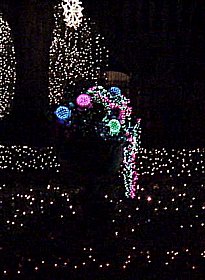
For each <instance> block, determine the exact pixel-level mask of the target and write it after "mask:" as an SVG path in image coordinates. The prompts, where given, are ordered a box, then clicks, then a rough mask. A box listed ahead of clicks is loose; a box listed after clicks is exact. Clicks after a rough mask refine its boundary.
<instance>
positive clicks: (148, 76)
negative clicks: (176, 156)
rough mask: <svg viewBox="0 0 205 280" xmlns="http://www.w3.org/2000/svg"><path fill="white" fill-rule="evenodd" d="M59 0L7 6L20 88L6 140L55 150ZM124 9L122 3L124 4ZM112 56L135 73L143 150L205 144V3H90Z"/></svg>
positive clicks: (114, 66) (4, 125) (133, 94)
mask: <svg viewBox="0 0 205 280" xmlns="http://www.w3.org/2000/svg"><path fill="white" fill-rule="evenodd" d="M58 2H59V1H48V0H41V1H37V0H22V1H11V0H10V1H8V0H7V1H1V2H0V9H1V10H2V12H3V13H4V16H5V19H7V20H8V22H9V24H10V27H11V28H12V32H13V35H14V44H15V51H16V56H17V85H16V96H15V100H14V104H13V111H12V114H11V115H10V116H9V117H8V118H7V119H5V120H4V121H1V124H0V126H1V129H3V130H4V139H3V140H4V141H6V142H8V141H10V142H11V143H15V144H17V143H27V144H33V145H47V144H49V139H50V137H49V135H50V133H52V132H51V130H49V126H48V123H47V121H46V117H45V114H44V113H45V112H46V111H47V110H48V65H49V47H50V45H51V39H52V29H53V24H54V22H53V6H54V4H56V3H58ZM117 3H118V4H117ZM83 5H84V7H85V11H84V13H85V14H86V15H87V16H88V17H90V18H91V19H92V20H94V21H95V22H96V24H97V26H98V28H99V31H100V33H101V34H102V35H104V37H105V39H106V43H107V46H108V48H109V50H110V66H109V70H114V71H122V72H125V73H127V74H129V75H130V77H131V83H130V98H131V101H132V105H133V107H134V109H135V112H136V113H137V114H138V115H139V116H140V117H142V119H143V123H142V127H143V132H142V134H143V138H142V140H143V145H144V146H150V147H153V146H154V147H156V146H157V147H158V146H159V147H163V146H166V147H174V146H177V147H196V146H197V147H199V146H204V126H205V115H204V110H205V101H204V89H205V81H204V77H205V57H204V53H205V35H204V32H205V31H204V27H205V5H204V3H203V1H200V0H190V1H185V0H184V1H182V0H161V1H159V0H158V1H157V0H153V1H151V0H138V1H130V0H123V1H120V2H119V1H114V0H109V1H108V0H104V1H101V0H100V1H99V0H98V1H97V0H96V1H94V0H89V1H88V0H87V1H83Z"/></svg>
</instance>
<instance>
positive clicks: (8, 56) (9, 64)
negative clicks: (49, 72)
mask: <svg viewBox="0 0 205 280" xmlns="http://www.w3.org/2000/svg"><path fill="white" fill-rule="evenodd" d="M15 82H16V62H15V52H14V44H13V39H12V35H11V29H10V27H9V25H8V23H7V22H6V21H5V20H4V19H3V15H2V13H0V119H2V118H4V117H5V115H7V114H9V113H10V108H11V104H12V99H13V98H14V90H15Z"/></svg>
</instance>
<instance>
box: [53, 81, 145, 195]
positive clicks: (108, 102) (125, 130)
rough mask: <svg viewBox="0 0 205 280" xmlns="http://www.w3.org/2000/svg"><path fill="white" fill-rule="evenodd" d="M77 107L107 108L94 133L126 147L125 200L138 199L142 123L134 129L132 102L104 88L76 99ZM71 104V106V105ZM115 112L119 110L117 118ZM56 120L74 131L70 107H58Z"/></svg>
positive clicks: (96, 87) (116, 88) (124, 167)
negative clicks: (96, 106)
mask: <svg viewBox="0 0 205 280" xmlns="http://www.w3.org/2000/svg"><path fill="white" fill-rule="evenodd" d="M75 103H76V105H77V106H78V107H79V108H80V110H86V111H87V110H89V109H91V108H92V107H93V106H95V104H101V105H103V107H104V111H105V112H104V114H105V116H104V117H102V121H101V122H100V125H99V124H96V123H94V124H93V125H94V126H95V131H97V134H98V135H99V136H100V137H102V138H103V139H104V140H107V139H109V140H111V141H116V140H117V141H119V142H121V143H122V144H123V146H124V150H123V151H124V152H123V155H124V159H123V164H122V169H121V173H122V176H123V179H124V183H125V188H126V192H125V194H126V196H127V197H132V198H134V197H135V192H136V185H137V181H138V175H139V174H138V172H137V167H136V154H137V153H138V150H139V147H140V132H141V131H140V119H138V120H137V123H136V124H135V125H134V126H133V125H132V119H131V113H132V108H131V107H130V106H129V104H130V100H129V99H128V98H126V97H125V96H124V95H123V94H122V93H121V90H120V89H119V88H118V87H111V88H110V89H109V90H106V89H104V88H103V87H102V86H94V87H92V88H89V89H88V90H87V92H86V93H83V94H80V95H79V96H78V97H77V98H76V102H75ZM69 104H70V103H69ZM114 110H118V113H117V115H114V113H113V112H114ZM55 114H56V117H57V118H58V119H59V120H60V122H62V120H63V121H64V122H65V123H69V126H70V128H71V129H72V124H71V122H72V120H71V116H72V111H71V108H70V107H66V106H59V107H58V108H57V110H56V111H55Z"/></svg>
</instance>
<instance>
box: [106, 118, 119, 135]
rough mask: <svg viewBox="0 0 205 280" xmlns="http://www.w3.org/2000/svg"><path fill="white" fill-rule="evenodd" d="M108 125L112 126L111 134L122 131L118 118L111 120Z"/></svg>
mask: <svg viewBox="0 0 205 280" xmlns="http://www.w3.org/2000/svg"><path fill="white" fill-rule="evenodd" d="M107 126H109V128H110V135H111V136H113V135H118V134H119V133H120V128H121V124H120V122H119V121H118V120H116V119H113V120H110V121H109V123H108V125H107Z"/></svg>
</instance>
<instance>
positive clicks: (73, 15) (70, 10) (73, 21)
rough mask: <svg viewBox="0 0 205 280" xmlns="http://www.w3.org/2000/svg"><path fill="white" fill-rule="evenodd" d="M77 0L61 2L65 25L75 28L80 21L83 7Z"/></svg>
mask: <svg viewBox="0 0 205 280" xmlns="http://www.w3.org/2000/svg"><path fill="white" fill-rule="evenodd" d="M81 4H82V3H81V2H80V1H79V0H64V1H63V3H62V6H63V9H64V13H63V15H64V17H65V18H64V21H65V23H66V26H68V27H70V28H74V29H77V28H78V27H79V26H80V24H81V23H82V18H83V13H82V11H83V8H82V6H81Z"/></svg>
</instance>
